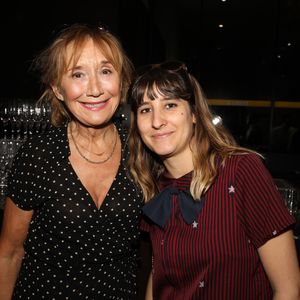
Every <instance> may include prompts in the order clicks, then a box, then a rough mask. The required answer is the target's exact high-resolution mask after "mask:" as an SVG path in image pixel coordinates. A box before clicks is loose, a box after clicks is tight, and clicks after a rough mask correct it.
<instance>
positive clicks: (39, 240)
mask: <svg viewBox="0 0 300 300" xmlns="http://www.w3.org/2000/svg"><path fill="white" fill-rule="evenodd" d="M116 126H117V128H118V131H119V134H120V137H121V141H122V160H121V164H120V167H119V170H118V172H117V175H116V177H115V179H114V181H113V183H112V186H111V188H110V190H109V192H108V194H107V196H106V198H105V200H104V202H103V204H102V206H101V208H100V209H98V208H97V207H96V205H95V203H94V201H93V199H92V198H91V196H90V195H89V193H88V192H87V190H86V189H85V187H84V186H83V185H82V183H81V182H80V180H79V178H78V177H77V175H76V173H75V171H74V170H73V168H72V165H71V164H70V162H69V160H68V156H69V154H70V149H69V145H68V138H67V127H66V126H64V127H61V128H52V129H51V130H50V131H49V132H47V133H44V134H41V135H36V136H33V137H31V138H29V139H28V140H27V141H26V142H25V143H24V145H22V146H21V148H20V151H19V152H18V154H17V155H16V158H15V161H14V163H13V166H12V169H11V174H10V178H9V187H8V189H9V196H10V197H11V198H12V200H13V201H14V202H15V204H16V205H17V206H18V207H20V208H22V209H24V210H31V209H34V211H35V213H34V217H33V219H32V221H31V224H30V228H29V233H28V236H27V239H26V241H25V251H26V254H25V258H24V260H23V264H22V267H21V271H20V274H19V278H18V280H17V284H16V287H15V290H14V299H72V300H73V299H76V300H77V299H130V300H131V299H134V295H135V293H136V270H137V243H138V237H139V228H138V223H139V217H140V209H141V205H142V195H141V193H140V191H139V190H138V189H137V188H136V186H135V185H134V184H133V182H132V181H131V180H130V178H129V177H128V174H127V170H126V167H125V160H126V157H127V155H128V149H127V147H126V145H125V140H126V131H125V130H124V129H123V128H122V126H121V125H120V124H116Z"/></svg>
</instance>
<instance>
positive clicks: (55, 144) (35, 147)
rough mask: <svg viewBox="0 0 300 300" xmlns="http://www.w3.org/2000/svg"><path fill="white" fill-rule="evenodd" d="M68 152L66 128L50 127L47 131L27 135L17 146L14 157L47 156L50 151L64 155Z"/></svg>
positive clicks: (39, 157)
mask: <svg viewBox="0 0 300 300" xmlns="http://www.w3.org/2000/svg"><path fill="white" fill-rule="evenodd" d="M67 152H68V137H67V128H66V126H64V127H51V128H50V130H49V131H47V132H44V133H41V134H36V135H33V136H31V137H29V138H28V139H27V140H26V141H25V142H24V143H23V144H22V145H21V147H20V148H19V150H18V153H17V155H16V159H17V160H18V159H20V158H22V159H24V158H25V157H31V158H33V157H34V156H35V157H38V159H41V158H42V157H43V156H49V154H51V153H55V155H60V157H62V156H65V154H66V153H67Z"/></svg>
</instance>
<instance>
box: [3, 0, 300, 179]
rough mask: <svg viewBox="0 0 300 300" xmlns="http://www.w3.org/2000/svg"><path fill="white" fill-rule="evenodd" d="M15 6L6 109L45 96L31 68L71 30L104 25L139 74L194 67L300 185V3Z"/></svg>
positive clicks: (239, 127)
mask: <svg viewBox="0 0 300 300" xmlns="http://www.w3.org/2000/svg"><path fill="white" fill-rule="evenodd" d="M5 6H6V8H5V9H4V8H2V9H1V12H0V14H1V18H0V22H1V24H0V25H1V26H0V33H1V40H2V43H1V58H2V59H1V72H0V84H1V94H0V101H1V102H0V105H1V104H2V107H3V106H4V105H7V103H9V102H10V101H12V100H13V99H21V101H22V100H24V101H36V100H37V99H38V97H39V96H40V94H41V91H40V86H39V82H38V78H37V75H36V74H35V73H33V72H31V71H30V70H29V67H30V64H31V61H32V59H33V58H34V56H35V55H36V54H37V53H38V52H39V51H41V50H42V49H43V48H44V47H46V46H47V45H48V43H49V42H50V40H51V39H52V38H53V37H54V35H55V33H57V31H59V29H60V28H62V27H63V25H64V24H71V23H75V22H85V23H90V24H99V23H101V24H104V25H105V26H106V27H107V28H108V29H110V31H112V32H113V33H114V34H116V35H117V36H118V37H119V38H120V39H121V41H122V43H123V45H124V48H125V49H126V51H127V53H128V55H129V57H130V58H131V59H132V61H133V62H134V64H135V66H136V67H139V66H141V65H144V64H148V63H154V62H160V61H163V60H166V59H180V60H183V61H185V62H186V63H187V65H188V67H189V69H190V71H191V72H192V73H193V74H194V75H195V76H196V77H197V78H198V79H199V81H200V83H201V85H202V87H203V89H204V92H205V94H206V95H207V97H208V99H209V101H210V102H209V103H210V105H211V108H212V110H213V111H214V112H215V113H216V114H218V115H220V116H221V117H222V119H223V123H224V124H225V126H227V127H228V128H229V129H230V130H231V131H232V133H233V134H234V136H235V137H236V139H237V140H238V141H239V142H240V143H241V144H242V145H245V146H249V147H252V148H254V149H256V150H258V151H260V152H262V153H263V154H265V156H266V158H267V159H266V163H267V164H268V167H269V168H270V170H271V172H272V174H273V175H274V177H281V178H287V179H289V180H292V181H295V182H296V183H297V184H298V181H299V177H300V158H299V154H300V150H299V149H300V148H299V137H297V141H296V142H295V141H293V143H292V136H294V133H295V132H299V128H300V113H299V112H300V91H299V79H300V77H299V70H300V1H299V0H226V1H222V0H109V1H107V0H106V1H101V0H98V1H96V0H85V1H82V0H81V1H76V0H73V1H69V0H60V1H57V0H53V1H11V2H7V3H6V4H5ZM220 24H222V25H223V27H220ZM279 106H280V107H279ZM276 129H277V130H276ZM298 136H299V134H298ZM294 140H295V139H294Z"/></svg>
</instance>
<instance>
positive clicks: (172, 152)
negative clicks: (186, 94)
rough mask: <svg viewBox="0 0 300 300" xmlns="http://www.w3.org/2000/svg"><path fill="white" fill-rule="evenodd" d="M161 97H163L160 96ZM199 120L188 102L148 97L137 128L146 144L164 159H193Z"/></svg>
mask: <svg viewBox="0 0 300 300" xmlns="http://www.w3.org/2000/svg"><path fill="white" fill-rule="evenodd" d="M157 95H159V94H158V93H157ZM194 123H195V117H194V115H193V113H192V112H191V109H190V106H189V104H188V102H187V101H185V100H182V99H169V98H168V99H167V98H164V97H163V96H159V97H158V98H156V99H155V100H150V99H149V98H147V95H146V94H145V95H144V99H143V103H141V105H140V106H139V108H138V110H137V125H138V130H139V133H140V136H141V138H142V140H143V142H144V143H145V145H146V146H147V147H148V148H149V149H150V150H152V151H153V152H155V153H156V154H158V155H159V156H160V157H161V158H162V159H166V158H171V157H172V158H173V157H176V158H178V159H180V160H181V159H183V160H184V159H190V158H191V149H190V142H191V140H192V137H193V132H194Z"/></svg>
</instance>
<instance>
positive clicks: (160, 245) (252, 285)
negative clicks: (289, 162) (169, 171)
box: [141, 154, 295, 300]
mask: <svg viewBox="0 0 300 300" xmlns="http://www.w3.org/2000/svg"><path fill="white" fill-rule="evenodd" d="M219 168H220V169H219V175H218V177H217V179H216V181H215V183H214V184H213V185H212V186H211V188H210V189H209V191H208V192H207V193H206V195H205V198H204V201H205V202H204V206H203V208H202V210H201V211H200V213H199V215H198V217H197V219H196V220H195V221H194V222H193V223H192V224H187V223H185V221H184V220H183V218H182V215H181V212H180V208H179V204H178V201H177V197H178V196H177V195H172V200H171V201H172V213H171V217H170V219H169V220H168V221H167V223H166V224H165V225H164V227H163V228H161V227H160V226H158V225H156V224H155V223H153V222H152V221H151V220H150V219H149V218H147V217H146V216H144V218H143V220H142V224H141V228H142V230H144V231H148V232H149V233H150V238H151V242H152V247H153V296H154V299H156V300H158V299H161V300H168V299H170V300H171V299H172V300H176V299H178V300H179V299H180V300H183V299H184V300H188V299H197V300H199V299H209V300H212V299H213V300H215V299H220V300H221V299H222V300H225V299H226V300H227V299H228V300H234V299H238V300H241V299H242V300H246V299H251V300H260V299H272V289H271V286H270V282H269V280H268V278H267V276H266V273H265V271H264V269H263V266H262V263H261V261H260V258H259V255H258V252H257V249H258V248H259V247H260V246H262V245H263V244H264V243H266V242H267V241H268V240H270V239H272V238H273V237H275V236H277V235H279V234H281V233H282V232H284V231H286V230H287V229H289V228H292V225H293V224H294V223H295V220H294V218H293V217H292V216H291V215H290V213H289V212H288V210H287V209H286V207H285V203H284V201H283V199H282V198H281V196H280V194H279V192H278V190H277V188H276V186H275V185H274V182H273V179H272V177H271V175H270V173H269V172H268V170H267V169H266V168H265V166H264V165H263V163H262V160H261V159H260V157H259V156H257V155H256V154H245V155H233V156H232V157H231V158H229V159H228V160H227V161H226V163H225V166H224V167H223V166H220V167H219ZM191 177H192V173H189V174H186V175H185V176H183V177H181V178H178V179H171V178H166V177H162V178H161V182H160V186H161V190H163V189H165V188H166V187H170V186H173V187H177V188H178V190H185V189H186V188H189V186H190V181H191Z"/></svg>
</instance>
